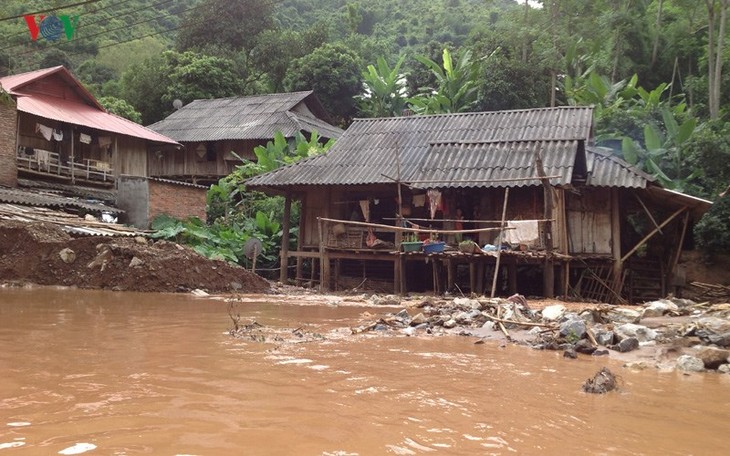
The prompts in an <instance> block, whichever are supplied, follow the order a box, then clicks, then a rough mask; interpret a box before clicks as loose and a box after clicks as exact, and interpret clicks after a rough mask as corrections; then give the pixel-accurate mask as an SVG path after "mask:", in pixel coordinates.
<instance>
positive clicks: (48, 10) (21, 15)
mask: <svg viewBox="0 0 730 456" xmlns="http://www.w3.org/2000/svg"><path fill="white" fill-rule="evenodd" d="M98 1H100V0H86V1H85V2H78V3H72V4H70V5H64V6H57V7H55V8H49V9H45V10H41V11H35V12H33V13H25V14H19V15H17V16H9V17H2V18H0V22H3V21H9V20H11V19H20V18H21V17H24V16H35V15H36V14H41V13H50V12H51V11H57V10H60V9H64V8H71V7H73V6H81V5H88V4H89V3H96V2H98Z"/></svg>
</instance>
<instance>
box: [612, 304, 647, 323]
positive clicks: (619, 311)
mask: <svg viewBox="0 0 730 456" xmlns="http://www.w3.org/2000/svg"><path fill="white" fill-rule="evenodd" d="M608 318H609V319H610V320H611V321H613V322H616V323H638V322H639V321H640V320H641V313H640V312H639V311H638V310H633V309H624V308H621V307H616V308H614V309H611V310H610V311H609V312H608Z"/></svg>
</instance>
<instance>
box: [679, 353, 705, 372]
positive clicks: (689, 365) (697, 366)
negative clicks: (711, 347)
mask: <svg viewBox="0 0 730 456" xmlns="http://www.w3.org/2000/svg"><path fill="white" fill-rule="evenodd" d="M677 369H679V370H681V371H685V372H702V371H704V370H705V363H703V362H702V360H701V359H699V358H697V357H695V356H690V355H682V356H680V357H679V358H677Z"/></svg>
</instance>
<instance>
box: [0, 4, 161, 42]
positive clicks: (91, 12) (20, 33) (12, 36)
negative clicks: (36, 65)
mask: <svg viewBox="0 0 730 456" xmlns="http://www.w3.org/2000/svg"><path fill="white" fill-rule="evenodd" d="M100 1H102V0H100ZM131 1H132V0H122V1H121V2H118V3H116V4H114V5H110V6H108V7H106V8H104V7H99V8H96V9H94V10H91V11H85V12H83V13H79V16H85V15H90V14H94V13H96V12H98V11H102V10H104V12H108V9H109V8H111V7H116V6H119V5H123V4H125V3H129V2H131ZM152 6H155V5H152ZM135 11H139V10H138V9H133V10H131V11H128V12H126V13H121V14H116V16H115V17H121V16H126V15H127V14H132V13H134V12H135ZM105 19H108V18H105ZM105 19H101V20H98V21H95V22H90V23H88V24H87V23H84V25H93V24H97V23H99V22H101V21H102V20H105ZM27 34H28V32H27V31H23V32H18V33H14V34H12V35H9V36H8V38H15V37H16V36H21V35H27ZM14 46H22V44H14V45H11V46H8V47H5V48H2V49H0V51H2V50H5V49H10V48H11V47H14Z"/></svg>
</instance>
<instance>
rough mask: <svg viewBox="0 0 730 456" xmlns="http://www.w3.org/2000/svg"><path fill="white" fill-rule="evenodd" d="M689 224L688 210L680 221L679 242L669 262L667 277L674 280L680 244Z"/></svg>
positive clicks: (680, 251)
mask: <svg viewBox="0 0 730 456" xmlns="http://www.w3.org/2000/svg"><path fill="white" fill-rule="evenodd" d="M688 225H689V211H687V212H685V213H684V220H683V221H682V232H681V233H680V234H679V242H678V243H677V250H676V252H675V253H674V257H673V258H672V262H671V263H670V264H669V271H667V273H668V274H669V278H670V279H672V280H674V271H675V269H677V263H679V257H680V256H681V255H682V245H683V244H684V238H685V236H686V235H687V226H688Z"/></svg>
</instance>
